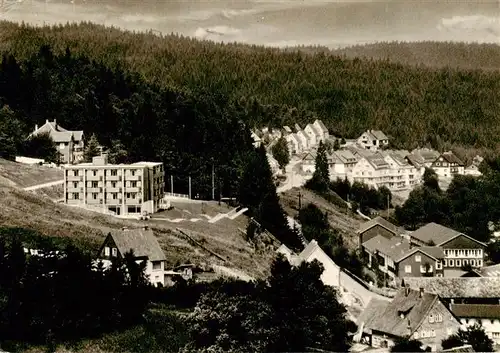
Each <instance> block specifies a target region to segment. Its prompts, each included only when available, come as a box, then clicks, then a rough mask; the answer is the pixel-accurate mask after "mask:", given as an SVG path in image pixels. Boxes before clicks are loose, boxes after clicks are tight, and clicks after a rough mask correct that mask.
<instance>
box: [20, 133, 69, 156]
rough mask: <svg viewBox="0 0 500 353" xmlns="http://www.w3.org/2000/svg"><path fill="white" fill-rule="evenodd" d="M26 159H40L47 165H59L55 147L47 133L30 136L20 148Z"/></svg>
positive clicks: (58, 154)
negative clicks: (47, 163)
mask: <svg viewBox="0 0 500 353" xmlns="http://www.w3.org/2000/svg"><path fill="white" fill-rule="evenodd" d="M21 150H22V153H23V155H24V156H26V157H33V158H41V159H44V160H45V161H46V162H49V163H59V162H60V159H61V155H60V153H59V152H58V151H57V146H56V143H55V142H54V140H52V138H51V137H50V135H49V133H42V134H38V135H34V136H33V135H32V136H30V137H29V138H28V139H27V140H26V141H25V142H24V143H23V146H22V147H21Z"/></svg>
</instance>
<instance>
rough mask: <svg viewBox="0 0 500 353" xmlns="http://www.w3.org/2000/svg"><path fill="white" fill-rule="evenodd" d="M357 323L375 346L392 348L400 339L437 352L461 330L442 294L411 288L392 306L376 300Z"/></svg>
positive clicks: (401, 293) (364, 337)
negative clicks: (416, 341)
mask: <svg viewBox="0 0 500 353" xmlns="http://www.w3.org/2000/svg"><path fill="white" fill-rule="evenodd" d="M357 324H358V327H359V330H360V331H361V334H362V335H363V338H362V339H364V341H365V342H366V343H368V344H369V345H371V346H372V347H377V348H389V347H392V346H394V345H395V343H396V340H397V339H401V338H409V339H415V340H418V341H420V342H422V344H423V346H424V347H429V348H430V349H431V351H433V352H435V351H439V350H441V342H442V340H443V339H446V338H447V337H449V336H451V335H452V334H454V333H456V332H457V331H458V329H459V328H460V322H459V320H458V319H457V317H456V316H455V315H453V313H452V312H451V311H450V310H449V309H448V307H447V306H446V305H445V304H444V303H443V301H442V300H441V299H440V297H439V296H438V295H436V294H432V293H428V292H425V291H424V290H423V289H419V290H413V289H410V288H407V287H405V288H401V289H400V290H399V291H398V293H397V294H396V296H395V297H394V299H393V300H392V301H391V302H389V303H387V302H383V301H380V300H377V299H372V300H371V301H370V302H369V303H368V306H367V307H366V308H365V310H364V311H363V312H362V313H361V315H360V316H359V317H358V319H357Z"/></svg>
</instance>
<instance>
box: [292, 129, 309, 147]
mask: <svg viewBox="0 0 500 353" xmlns="http://www.w3.org/2000/svg"><path fill="white" fill-rule="evenodd" d="M295 135H296V136H297V138H298V140H299V141H300V144H301V146H302V152H306V151H309V149H310V148H311V145H310V140H309V136H308V135H307V134H306V133H305V132H304V130H300V131H298V132H297V133H296V134H295Z"/></svg>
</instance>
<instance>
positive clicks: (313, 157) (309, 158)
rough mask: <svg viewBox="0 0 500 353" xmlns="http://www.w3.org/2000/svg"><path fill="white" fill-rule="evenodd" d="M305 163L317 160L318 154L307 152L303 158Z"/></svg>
mask: <svg viewBox="0 0 500 353" xmlns="http://www.w3.org/2000/svg"><path fill="white" fill-rule="evenodd" d="M302 160H303V161H315V160H316V152H314V151H310V152H307V153H306V155H305V156H304V158H302Z"/></svg>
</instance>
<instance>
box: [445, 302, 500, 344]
mask: <svg viewBox="0 0 500 353" xmlns="http://www.w3.org/2000/svg"><path fill="white" fill-rule="evenodd" d="M450 310H451V312H452V313H453V314H454V315H455V316H456V317H458V318H459V319H460V323H461V324H462V327H463V328H464V329H466V328H467V326H473V325H474V324H476V323H477V324H479V325H481V326H482V327H483V328H484V331H485V333H486V334H487V335H488V337H489V338H491V339H492V340H493V341H494V342H495V344H500V304H450Z"/></svg>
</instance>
